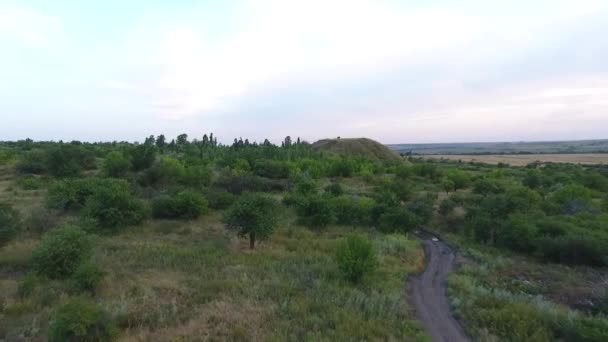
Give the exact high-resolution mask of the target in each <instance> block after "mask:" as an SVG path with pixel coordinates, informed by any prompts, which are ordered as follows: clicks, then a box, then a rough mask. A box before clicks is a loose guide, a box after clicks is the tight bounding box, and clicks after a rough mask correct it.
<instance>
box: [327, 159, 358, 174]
mask: <svg viewBox="0 0 608 342" xmlns="http://www.w3.org/2000/svg"><path fill="white" fill-rule="evenodd" d="M354 172H355V165H354V163H353V162H352V161H351V160H350V159H347V158H341V159H336V160H332V161H330V162H329V168H328V170H327V175H328V176H329V177H351V176H352V175H353V173H354Z"/></svg>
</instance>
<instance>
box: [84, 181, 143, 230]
mask: <svg viewBox="0 0 608 342" xmlns="http://www.w3.org/2000/svg"><path fill="white" fill-rule="evenodd" d="M82 214H83V217H85V218H88V219H91V220H93V221H94V223H95V225H94V227H91V228H92V229H94V230H95V231H96V232H99V233H108V232H114V231H116V230H118V229H120V228H123V227H125V226H128V225H135V224H139V223H141V222H142V221H143V220H144V219H145V218H146V217H147V215H148V210H147V208H146V207H145V206H144V203H143V202H142V201H141V200H139V199H137V198H135V197H134V196H133V195H132V194H131V192H130V190H129V185H128V183H127V182H126V181H122V180H120V181H119V180H116V181H113V182H109V183H107V184H106V186H100V187H97V188H96V189H95V190H94V191H93V193H92V194H91V195H90V196H89V197H88V198H87V199H86V203H85V206H84V209H83V212H82Z"/></svg>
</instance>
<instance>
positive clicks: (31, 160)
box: [16, 149, 48, 174]
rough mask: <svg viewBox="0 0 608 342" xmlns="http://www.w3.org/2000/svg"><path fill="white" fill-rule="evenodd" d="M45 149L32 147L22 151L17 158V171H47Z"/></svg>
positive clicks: (39, 172)
mask: <svg viewBox="0 0 608 342" xmlns="http://www.w3.org/2000/svg"><path fill="white" fill-rule="evenodd" d="M46 159H47V155H46V151H45V150H42V149H34V150H31V151H26V152H24V153H23V154H22V155H21V156H20V158H19V159H18V160H17V165H16V167H17V171H19V172H20V173H33V174H42V173H45V172H47V170H48V166H47V163H46Z"/></svg>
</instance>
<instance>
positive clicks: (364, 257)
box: [336, 235, 377, 283]
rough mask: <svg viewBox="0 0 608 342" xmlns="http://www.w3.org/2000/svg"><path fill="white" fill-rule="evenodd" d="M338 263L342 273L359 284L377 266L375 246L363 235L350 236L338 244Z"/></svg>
mask: <svg viewBox="0 0 608 342" xmlns="http://www.w3.org/2000/svg"><path fill="white" fill-rule="evenodd" d="M336 261H337V263H338V267H339V269H340V271H341V272H342V273H343V274H344V276H345V277H346V278H347V279H348V280H350V281H351V282H353V283H359V282H360V281H361V280H362V279H363V277H364V276H365V275H366V274H369V273H371V272H372V271H373V270H374V269H375V268H376V266H377V259H376V252H375V250H374V246H373V245H372V243H371V241H369V239H368V238H366V237H364V236H361V235H349V236H347V237H346V238H345V239H343V240H342V241H341V242H340V243H339V244H338V247H337V250H336Z"/></svg>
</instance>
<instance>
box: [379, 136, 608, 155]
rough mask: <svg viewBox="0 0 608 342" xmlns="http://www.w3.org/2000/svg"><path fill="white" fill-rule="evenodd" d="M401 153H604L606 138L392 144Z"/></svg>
mask: <svg viewBox="0 0 608 342" xmlns="http://www.w3.org/2000/svg"><path fill="white" fill-rule="evenodd" d="M387 146H388V147H389V148H390V149H392V150H394V151H397V152H399V153H403V154H408V153H411V154H519V153H533V154H539V153H560V154H570V153H606V152H608V139H599V140H574V141H533V142H525V141H522V142H483V143H440V144H392V145H387Z"/></svg>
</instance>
